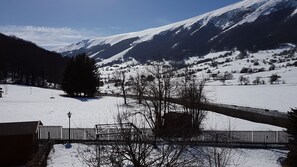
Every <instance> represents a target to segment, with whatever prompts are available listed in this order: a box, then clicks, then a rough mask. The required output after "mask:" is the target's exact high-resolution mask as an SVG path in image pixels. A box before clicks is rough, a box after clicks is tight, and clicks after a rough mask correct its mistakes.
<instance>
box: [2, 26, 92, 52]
mask: <svg viewBox="0 0 297 167" xmlns="http://www.w3.org/2000/svg"><path fill="white" fill-rule="evenodd" d="M0 32H1V33H3V34H6V35H14V36H17V37H19V38H22V39H25V40H28V41H31V42H34V43H36V44H37V45H39V46H41V47H43V48H46V49H49V50H53V49H55V48H58V47H61V46H64V45H68V44H71V43H74V42H78V41H80V40H83V39H88V38H94V37H97V36H98V34H97V35H96V34H95V33H94V32H93V31H88V30H76V29H72V28H67V27H64V28H53V27H35V26H12V25H9V26H1V25H0Z"/></svg>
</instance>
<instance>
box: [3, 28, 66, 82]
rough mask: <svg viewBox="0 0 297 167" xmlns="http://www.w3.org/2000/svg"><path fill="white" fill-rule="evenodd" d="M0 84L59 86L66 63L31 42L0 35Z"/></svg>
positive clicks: (64, 59)
mask: <svg viewBox="0 0 297 167" xmlns="http://www.w3.org/2000/svg"><path fill="white" fill-rule="evenodd" d="M0 59H1V61H0V81H1V82H5V80H6V79H8V78H9V79H11V81H12V82H15V83H22V84H28V85H38V86H43V85H44V84H45V82H49V83H60V82H61V79H62V74H63V71H64V69H65V67H66V64H67V62H68V60H69V58H67V57H62V56H61V55H60V54H58V53H54V52H50V51H47V50H45V49H42V48H40V47H38V46H37V45H35V44H34V43H31V42H28V41H25V40H22V39H20V38H17V37H13V36H6V35H3V34H1V33H0Z"/></svg>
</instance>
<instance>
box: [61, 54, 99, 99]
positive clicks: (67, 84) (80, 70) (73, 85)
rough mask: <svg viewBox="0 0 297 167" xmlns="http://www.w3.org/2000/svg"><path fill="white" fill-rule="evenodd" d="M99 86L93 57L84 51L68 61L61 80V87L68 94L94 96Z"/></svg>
mask: <svg viewBox="0 0 297 167" xmlns="http://www.w3.org/2000/svg"><path fill="white" fill-rule="evenodd" d="M98 86H99V72H98V68H97V66H96V62H95V60H94V59H91V58H89V57H88V56H87V55H86V54H85V53H82V54H79V55H77V56H75V57H74V58H72V59H71V61H70V62H69V63H68V65H67V67H66V70H65V73H64V76H63V81H62V89H63V90H64V91H65V92H66V93H67V94H68V95H69V96H82V95H83V96H89V97H92V96H94V94H95V92H96V91H97V88H98Z"/></svg>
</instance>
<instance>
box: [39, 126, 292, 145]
mask: <svg viewBox="0 0 297 167" xmlns="http://www.w3.org/2000/svg"><path fill="white" fill-rule="evenodd" d="M140 130H141V131H142V134H144V135H147V136H150V135H152V133H151V132H150V130H148V129H140ZM104 131H105V133H104V134H101V133H98V134H97V137H98V136H99V138H100V139H102V140H112V139H115V138H116V137H115V136H116V135H120V134H119V133H117V130H116V129H113V128H112V129H106V130H104ZM106 132H108V133H106ZM38 136H39V139H56V140H68V139H69V128H63V127H62V126H40V127H39V135H38ZM70 138H71V140H95V139H96V130H95V128H70ZM191 140H192V141H201V142H251V143H287V142H288V136H287V133H286V132H284V131H204V132H203V133H202V134H201V135H199V136H197V137H192V138H191Z"/></svg>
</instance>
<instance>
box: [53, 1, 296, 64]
mask: <svg viewBox="0 0 297 167" xmlns="http://www.w3.org/2000/svg"><path fill="white" fill-rule="evenodd" d="M296 6H297V2H296V0H294V1H289V0H274V1H270V0H244V1H240V2H237V3H235V4H232V5H229V6H226V7H223V8H220V9H217V10H214V11H211V12H208V13H205V14H202V15H199V16H196V17H193V18H190V19H187V20H183V21H180V22H176V23H172V24H169V25H165V26H162V27H157V28H151V29H146V30H143V31H138V32H131V33H125V34H119V35H113V36H109V37H100V38H94V39H88V40H83V41H80V42H77V43H74V44H71V45H69V46H67V47H64V48H60V49H58V50H56V51H58V52H59V53H61V54H62V55H64V56H74V55H76V54H78V53H81V52H86V53H87V54H88V55H89V56H91V57H93V58H95V59H96V61H97V62H98V64H99V65H102V64H106V63H110V62H112V61H116V60H125V59H128V58H130V57H131V58H134V59H136V60H137V61H140V62H145V61H147V60H150V59H156V58H159V59H174V60H179V59H185V58H188V57H191V56H197V55H198V56H202V55H203V54H207V53H209V52H210V51H211V50H219V51H220V50H224V49H225V48H227V49H232V48H239V49H243V50H244V49H247V50H252V49H253V47H254V49H256V50H258V49H264V48H265V49H266V48H273V47H277V46H276V45H277V44H281V43H296V42H297V40H296V39H297V38H294V37H297V33H296V32H295V33H294V31H293V30H292V27H294V26H295V27H296V26H297V17H296V13H297V12H296V10H297V9H296ZM276 13H277V14H276ZM273 22H277V24H273ZM278 24H279V25H278ZM265 25H270V26H271V27H267V29H266V30H264V29H261V26H265ZM277 29H280V30H277ZM287 29H289V31H286V30H287ZM254 31H255V32H254ZM265 31H267V32H268V34H265V35H266V36H263V35H261V38H260V37H259V38H256V37H252V39H253V41H255V42H254V43H260V44H257V45H259V47H256V46H251V42H247V41H246V39H242V38H241V37H240V36H241V34H249V35H252V34H253V33H254V34H256V35H259V34H261V33H263V32H265ZM292 31H293V32H292ZM284 32H292V33H293V35H292V34H291V35H292V36H291V37H288V36H287V37H286V38H283V37H280V36H281V35H279V34H283V33H284ZM235 34H237V35H235ZM238 34H240V36H238ZM268 35H270V36H271V37H269V40H277V42H268V43H266V44H265V45H266V46H263V45H264V44H261V43H263V42H261V41H265V40H267V39H265V38H267V36H268ZM234 36H235V37H234ZM245 38H247V37H245ZM248 38H251V37H250V36H248ZM276 38H281V39H280V40H278V39H276ZM233 40H235V41H237V42H236V43H234V42H232V41H233ZM241 40H242V42H241ZM222 43H224V44H222ZM153 50H154V51H153Z"/></svg>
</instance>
